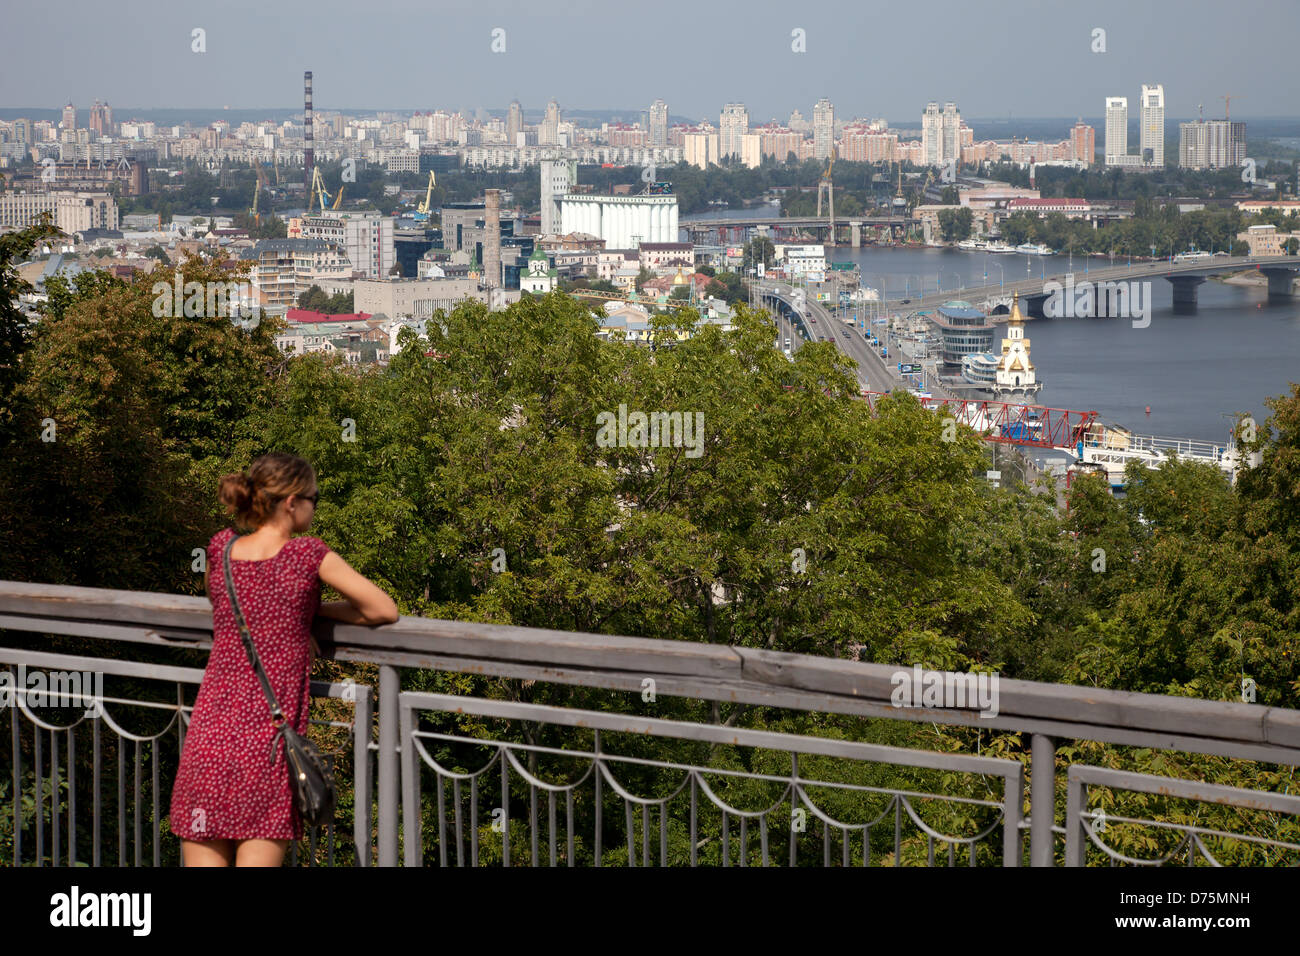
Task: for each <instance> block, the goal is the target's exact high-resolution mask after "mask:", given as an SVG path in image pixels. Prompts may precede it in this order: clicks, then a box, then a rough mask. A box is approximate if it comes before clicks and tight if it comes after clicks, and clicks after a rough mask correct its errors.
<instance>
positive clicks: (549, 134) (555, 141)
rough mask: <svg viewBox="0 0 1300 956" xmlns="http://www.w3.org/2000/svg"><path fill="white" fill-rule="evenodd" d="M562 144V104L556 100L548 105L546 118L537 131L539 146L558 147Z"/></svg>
mask: <svg viewBox="0 0 1300 956" xmlns="http://www.w3.org/2000/svg"><path fill="white" fill-rule="evenodd" d="M559 142H560V104H559V103H558V102H556V101H555V100H551V102H549V103H547V104H546V118H545V119H544V120H542V126H541V129H539V130H538V131H537V145H539V146H557V145H559Z"/></svg>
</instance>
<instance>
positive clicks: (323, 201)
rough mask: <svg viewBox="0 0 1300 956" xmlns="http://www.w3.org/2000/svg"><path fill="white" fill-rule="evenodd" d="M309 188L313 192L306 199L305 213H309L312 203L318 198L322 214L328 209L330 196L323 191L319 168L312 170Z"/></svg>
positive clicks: (323, 184)
mask: <svg viewBox="0 0 1300 956" xmlns="http://www.w3.org/2000/svg"><path fill="white" fill-rule="evenodd" d="M311 188H312V190H314V191H313V192H312V193H311V194H310V195H309V196H308V197H307V211H308V212H311V207H312V202H313V201H314V200H315V199H317V198H318V197H319V199H320V211H321V212H324V211H325V210H326V209H328V208H329V201H330V194H329V193H328V192H326V191H325V180H323V179H321V175H320V167H319V166H315V167H313V168H312V171H311Z"/></svg>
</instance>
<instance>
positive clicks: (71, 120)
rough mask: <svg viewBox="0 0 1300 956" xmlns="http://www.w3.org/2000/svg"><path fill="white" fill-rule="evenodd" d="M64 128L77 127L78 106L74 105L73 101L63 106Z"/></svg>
mask: <svg viewBox="0 0 1300 956" xmlns="http://www.w3.org/2000/svg"><path fill="white" fill-rule="evenodd" d="M63 128H64V129H76V128H77V108H76V107H75V106H73V105H72V102H71V101H69V102H68V105H67V106H65V107H63Z"/></svg>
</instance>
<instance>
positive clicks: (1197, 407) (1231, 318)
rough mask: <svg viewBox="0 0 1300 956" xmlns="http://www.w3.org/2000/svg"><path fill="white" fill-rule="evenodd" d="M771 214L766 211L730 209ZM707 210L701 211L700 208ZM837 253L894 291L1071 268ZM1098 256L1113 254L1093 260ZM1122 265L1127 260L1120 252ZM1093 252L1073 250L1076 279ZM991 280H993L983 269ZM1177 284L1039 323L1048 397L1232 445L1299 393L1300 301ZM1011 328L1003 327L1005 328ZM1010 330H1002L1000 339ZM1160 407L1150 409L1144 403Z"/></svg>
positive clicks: (966, 257)
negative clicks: (1189, 291)
mask: <svg viewBox="0 0 1300 956" xmlns="http://www.w3.org/2000/svg"><path fill="white" fill-rule="evenodd" d="M746 213H751V214H758V215H770V214H771V213H770V211H769V210H766V209H758V210H752V211H751V210H743V211H734V212H733V211H725V212H722V213H719V214H718V215H719V216H732V217H736V216H742V215H745V214H746ZM691 218H702V217H691ZM828 252H829V256H828V258H829V259H831V260H832V261H835V262H854V263H857V265H858V266H859V268H860V269H861V270H862V280H863V282H864V283H866V284H867V285H869V286H872V287H873V288H876V289H882V290H884V292H885V293H886V297H887V298H891V299H897V298H900V297H904V296H908V295H915V294H918V293H921V292H922V290H924V292H934V291H936V290H942V291H948V290H951V291H952V293H953V298H955V299H960V298H961V297H962V296H961V289H962V287H964V286H976V285H983V284H984V283H985V281H989V282H997V281H999V279H1000V278H1001V277H1002V276H1005V278H1006V279H1007V280H1008V281H1010V280H1012V279H1025V278H1027V277H1033V276H1037V275H1043V274H1044V272H1046V274H1047V275H1051V274H1052V273H1053V272H1058V273H1059V272H1065V271H1069V269H1070V258H1069V256H1067V255H1057V256H1046V257H1039V256H1023V255H994V256H991V255H987V254H985V253H980V252H963V251H960V250H949V249H894V248H889V247H865V248H862V249H858V250H854V249H850V248H848V247H844V246H840V247H836V248H834V249H832V250H828ZM1086 261H1087V262H1090V263H1091V264H1093V265H1096V266H1098V267H1100V266H1101V265H1103V264H1104V265H1106V266H1109V265H1110V262H1109V260H1103V259H1100V258H1092V259H1090V260H1086ZM1115 261H1116V264H1117V265H1118V264H1120V263H1121V262H1123V261H1125V260H1121V259H1118V258H1117V259H1116V260H1115ZM1086 268H1088V266H1086V265H1085V259H1084V258H1083V257H1080V256H1075V257H1074V259H1073V271H1074V274H1075V278H1076V281H1079V280H1081V279H1083V278H1084V275H1085V269H1086ZM986 272H987V274H988V279H987V280H986V279H985V274H986ZM1171 290H1172V286H1171V285H1170V284H1169V283H1168V282H1167V281H1165V280H1164V279H1153V280H1151V292H1152V296H1153V299H1152V310H1151V324H1150V326H1148V327H1147V328H1142V329H1135V328H1133V325H1132V322H1131V320H1127V319H1087V318H1059V319H1036V320H1033V321H1031V322H1029V323H1028V324H1027V325H1026V328H1025V335H1026V337H1027V338H1028V339H1029V340H1030V343H1031V353H1032V356H1033V362H1034V366H1035V368H1036V370H1037V373H1038V378H1039V380H1040V381H1042V382H1043V383H1044V387H1043V390H1042V391H1041V392H1040V393H1039V398H1038V403H1039V404H1042V405H1049V406H1052V407H1054V408H1070V409H1078V410H1083V411H1087V410H1095V411H1097V412H1098V413H1099V414H1100V416H1101V418H1102V419H1103V420H1104V421H1107V422H1111V423H1114V424H1119V425H1123V426H1125V427H1127V428H1130V429H1132V430H1133V431H1134V432H1136V433H1137V434H1142V435H1159V436H1168V437H1177V438H1196V439H1202V440H1205V441H1214V442H1222V441H1224V440H1225V439H1226V438H1227V435H1228V431H1229V428H1230V426H1231V421H1230V419H1229V418H1228V417H1225V416H1235V414H1236V413H1247V414H1250V415H1252V416H1254V418H1255V420H1256V421H1258V422H1260V423H1262V422H1263V421H1264V420H1265V419H1266V418H1267V416H1268V415H1269V410H1268V409H1267V408H1266V407H1265V406H1264V400H1265V399H1266V398H1269V397H1270V396H1276V395H1283V394H1287V393H1289V392H1290V383H1291V382H1300V298H1293V299H1290V300H1287V301H1284V302H1283V303H1275V304H1269V302H1268V296H1267V293H1266V290H1265V289H1264V288H1263V287H1262V286H1259V287H1250V286H1235V285H1226V284H1224V283H1221V282H1218V281H1215V280H1210V281H1208V282H1206V283H1204V284H1203V285H1201V286H1200V287H1199V290H1198V307H1197V311H1196V314H1195V315H1175V314H1174V313H1173V310H1172V303H1171V299H1172V295H1171ZM999 328H1001V326H1000V327H999ZM1000 339H1001V333H1000V332H999V333H998V334H997V335H996V336H995V339H994V350H995V351H997V350H998V349H999V347H1000ZM1148 405H1149V406H1150V407H1151V413H1150V414H1149V415H1148V414H1147V413H1146V407H1147V406H1148Z"/></svg>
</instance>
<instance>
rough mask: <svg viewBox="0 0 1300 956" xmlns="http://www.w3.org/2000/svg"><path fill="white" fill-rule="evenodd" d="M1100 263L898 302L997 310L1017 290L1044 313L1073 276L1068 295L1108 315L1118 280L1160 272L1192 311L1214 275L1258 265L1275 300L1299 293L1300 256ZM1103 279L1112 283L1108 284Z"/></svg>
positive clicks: (917, 307)
mask: <svg viewBox="0 0 1300 956" xmlns="http://www.w3.org/2000/svg"><path fill="white" fill-rule="evenodd" d="M998 258H999V257H994V260H993V263H991V264H994V263H996V264H997V265H998V266H999V268H1000V269H1002V270H1003V271H1005V267H1004V266H1002V264H1001V263H1000V262H997V259H998ZM1006 258H1009V259H1010V258H1013V257H1010V256H1008V257H1006ZM1095 264H1096V263H1095V261H1094V260H1093V259H1091V258H1084V259H1081V260H1080V264H1079V265H1078V266H1077V267H1076V268H1075V269H1074V270H1073V271H1069V272H1057V273H1047V272H1046V271H1040V273H1039V274H1038V275H1037V276H1030V277H1028V278H1026V279H1019V278H1016V279H1009V280H1004V279H1003V277H1002V275H999V281H998V282H990V283H988V284H985V285H980V286H968V287H965V288H962V289H959V290H957V291H953V290H948V291H946V292H943V291H935V292H927V293H925V294H923V295H919V296H914V297H912V298H910V299H899V300H897V304H898V305H907V306H909V307H910V308H911V310H912V311H914V312H916V311H921V310H925V309H937V308H938V307H939V306H941V305H943V304H944V303H945V302H950V301H952V300H954V299H961V300H964V301H967V302H970V303H971V305H973V306H974V307H975V308H977V309H981V310H983V311H985V312H988V313H990V314H996V313H999V312H1009V311H1010V310H1011V297H1012V294H1013V293H1019V294H1020V298H1021V301H1023V302H1025V303H1027V306H1028V312H1029V314H1030V315H1033V316H1037V317H1039V318H1043V317H1046V315H1045V310H1044V305H1045V303H1046V301H1047V299H1048V298H1049V296H1050V295H1051V294H1052V292H1051V290H1048V289H1045V288H1044V287H1045V286H1046V285H1047V284H1048V283H1053V282H1054V283H1059V284H1060V285H1061V286H1063V287H1066V286H1067V282H1068V283H1070V285H1069V286H1068V287H1067V288H1065V289H1063V294H1065V293H1069V292H1070V291H1071V289H1072V290H1073V291H1074V293H1075V295H1073V296H1069V295H1067V298H1071V300H1072V301H1073V300H1078V299H1086V300H1087V301H1088V302H1089V303H1090V304H1091V308H1090V314H1091V315H1094V316H1096V315H1103V316H1104V315H1106V314H1107V312H1108V311H1109V312H1111V313H1113V312H1114V311H1115V310H1114V309H1108V308H1107V307H1108V306H1113V305H1114V304H1115V303H1116V302H1117V301H1118V300H1117V295H1116V290H1115V288H1114V284H1115V283H1126V282H1130V281H1138V280H1144V279H1145V280H1150V279H1157V278H1159V279H1165V280H1167V281H1168V282H1169V283H1170V284H1171V285H1172V286H1173V305H1174V311H1175V312H1192V311H1195V309H1196V290H1197V288H1198V287H1199V286H1200V285H1201V284H1202V283H1204V282H1205V281H1206V279H1208V278H1209V277H1210V276H1212V275H1223V274H1227V273H1233V272H1242V271H1245V270H1247V269H1255V270H1256V271H1258V272H1260V273H1262V274H1264V275H1265V276H1267V277H1268V297H1269V299H1270V300H1280V299H1284V298H1289V297H1291V296H1293V294H1294V293H1293V291H1292V287H1293V284H1294V282H1295V279H1296V277H1297V275H1300V258H1297V257H1295V256H1217V257H1214V258H1211V259H1191V260H1183V261H1170V260H1160V261H1158V262H1132V263H1128V264H1126V265H1119V266H1116V265H1110V264H1107V265H1105V266H1102V267H1100V268H1094V265H1095ZM1084 282H1087V283H1089V287H1087V288H1081V286H1082V284H1083V283H1084ZM1101 283H1107V284H1108V285H1106V286H1103V285H1101ZM1124 301H1127V299H1125V300H1124Z"/></svg>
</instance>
